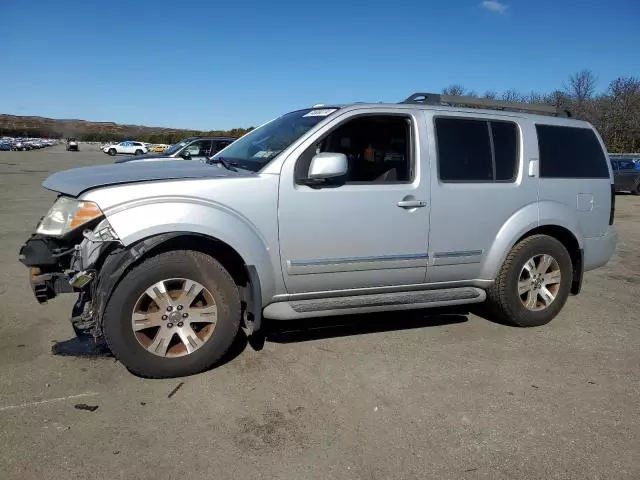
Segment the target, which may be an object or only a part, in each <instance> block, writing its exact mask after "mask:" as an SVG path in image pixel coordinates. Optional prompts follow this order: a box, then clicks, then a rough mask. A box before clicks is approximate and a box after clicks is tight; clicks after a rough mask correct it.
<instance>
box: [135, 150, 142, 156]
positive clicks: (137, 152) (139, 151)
mask: <svg viewBox="0 0 640 480" xmlns="http://www.w3.org/2000/svg"><path fill="white" fill-rule="evenodd" d="M134 155H142V150H136V153H134Z"/></svg>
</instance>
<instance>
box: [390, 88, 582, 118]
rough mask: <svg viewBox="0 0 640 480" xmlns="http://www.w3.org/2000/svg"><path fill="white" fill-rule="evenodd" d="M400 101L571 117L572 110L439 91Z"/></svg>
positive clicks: (417, 93)
mask: <svg viewBox="0 0 640 480" xmlns="http://www.w3.org/2000/svg"><path fill="white" fill-rule="evenodd" d="M400 103H413V104H419V105H445V104H449V105H454V104H457V105H464V106H465V107H483V108H489V109H496V110H519V111H521V112H531V113H543V114H547V115H555V116H556V117H571V116H572V115H571V112H570V111H569V110H568V109H566V108H563V107H562V106H561V105H560V104H558V105H541V104H528V103H512V102H504V101H502V100H492V99H490V98H477V97H467V96H462V95H440V94H439V93H422V92H416V93H414V94H413V95H410V96H409V97H407V98H406V99H405V100H404V101H402V102H400Z"/></svg>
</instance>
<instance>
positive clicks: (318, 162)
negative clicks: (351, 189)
mask: <svg viewBox="0 0 640 480" xmlns="http://www.w3.org/2000/svg"><path fill="white" fill-rule="evenodd" d="M348 171H349V162H348V161H347V156H346V155H345V154H344V153H333V152H323V153H318V154H317V155H315V156H314V157H313V158H312V159H311V165H310V166H309V174H308V179H309V180H311V181H320V182H322V181H323V180H328V179H330V178H337V177H343V176H344V175H346V174H347V172H348Z"/></svg>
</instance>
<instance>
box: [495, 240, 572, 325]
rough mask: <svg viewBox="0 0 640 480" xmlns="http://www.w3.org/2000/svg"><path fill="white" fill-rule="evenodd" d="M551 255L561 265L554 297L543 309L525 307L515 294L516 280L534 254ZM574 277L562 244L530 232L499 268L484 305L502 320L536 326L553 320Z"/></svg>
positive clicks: (562, 304)
mask: <svg viewBox="0 0 640 480" xmlns="http://www.w3.org/2000/svg"><path fill="white" fill-rule="evenodd" d="M542 254H548V255H551V256H552V257H553V258H554V259H555V260H556V261H557V263H558V266H559V268H560V275H561V278H560V282H559V288H558V291H557V293H556V296H555V299H554V300H553V301H552V302H550V305H549V306H547V307H546V308H544V309H543V310H539V311H533V310H529V309H527V308H526V307H525V306H524V305H523V304H522V301H521V298H520V296H519V295H518V281H519V278H520V272H521V271H522V269H523V268H524V265H525V263H526V262H527V261H528V260H529V259H530V258H532V257H534V256H536V255H542ZM572 277H573V264H572V262H571V256H570V255H569V252H568V251H567V249H566V248H565V247H564V245H563V244H562V243H561V242H559V241H558V240H556V239H555V238H553V237H549V236H547V235H533V236H531V237H528V238H525V239H524V240H522V241H521V242H520V243H518V244H517V245H516V246H514V247H513V248H512V249H511V251H510V252H509V254H508V255H507V258H506V259H505V261H504V264H503V265H502V268H501V269H500V273H499V274H498V277H497V278H496V280H495V282H494V284H493V286H492V287H491V288H490V289H488V290H487V306H488V307H489V310H490V311H491V312H492V313H493V314H495V315H497V316H498V317H499V318H500V319H501V320H504V321H507V322H508V323H511V324H513V325H515V326H518V327H538V326H541V325H545V324H547V323H549V322H550V321H551V320H553V319H554V318H555V317H556V315H558V313H559V312H560V310H562V307H564V304H565V303H566V301H567V298H568V297H569V292H570V290H571V282H572Z"/></svg>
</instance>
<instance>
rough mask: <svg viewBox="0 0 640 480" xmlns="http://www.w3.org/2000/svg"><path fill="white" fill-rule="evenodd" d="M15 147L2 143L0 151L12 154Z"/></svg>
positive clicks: (0, 143)
mask: <svg viewBox="0 0 640 480" xmlns="http://www.w3.org/2000/svg"><path fill="white" fill-rule="evenodd" d="M12 147H13V146H12V145H11V144H10V143H9V142H0V150H1V151H5V152H10V151H11V150H13V148H12Z"/></svg>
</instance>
